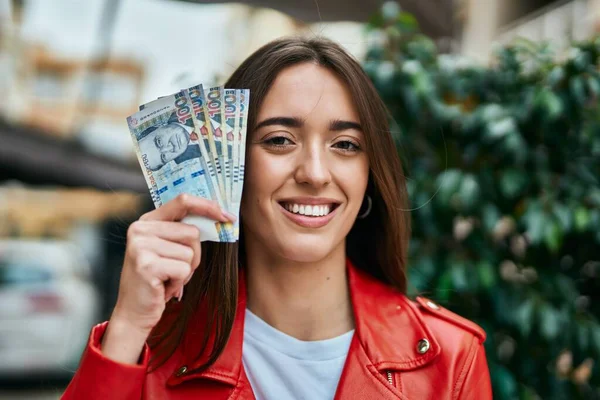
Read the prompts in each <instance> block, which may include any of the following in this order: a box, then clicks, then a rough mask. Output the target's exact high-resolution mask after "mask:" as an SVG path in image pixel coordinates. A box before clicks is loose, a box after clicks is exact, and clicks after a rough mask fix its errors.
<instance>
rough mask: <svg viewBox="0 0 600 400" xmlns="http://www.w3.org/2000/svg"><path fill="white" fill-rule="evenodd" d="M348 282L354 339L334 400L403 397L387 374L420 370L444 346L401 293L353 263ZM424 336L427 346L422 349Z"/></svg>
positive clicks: (350, 266)
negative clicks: (352, 312) (440, 344)
mask: <svg viewBox="0 0 600 400" xmlns="http://www.w3.org/2000/svg"><path fill="white" fill-rule="evenodd" d="M347 266H348V283H349V287H350V294H351V298H352V306H353V309H354V318H355V329H356V331H355V332H356V333H355V337H354V340H353V342H352V345H351V346H350V351H349V352H348V358H347V361H346V364H345V366H344V370H343V371H342V376H341V378H340V382H339V385H338V390H337V393H336V399H397V398H400V399H405V400H406V397H405V396H403V395H402V392H401V388H400V387H399V385H398V384H397V382H394V385H392V384H390V383H389V381H388V379H387V373H388V372H390V373H393V374H396V373H398V372H402V371H408V370H412V369H416V368H420V367H422V366H424V365H426V364H428V363H430V362H431V361H433V360H434V359H435V358H436V357H437V356H438V355H439V353H440V346H439V344H438V342H437V340H436V339H435V337H434V336H433V334H432V333H431V331H430V330H429V328H428V327H427V326H426V325H425V323H424V321H423V320H422V319H421V317H420V314H419V313H418V312H417V310H416V308H415V306H414V305H413V304H412V303H411V302H410V300H408V299H407V298H406V297H405V296H404V295H403V294H401V293H399V292H398V291H396V290H395V289H393V288H391V287H389V286H387V285H384V284H382V283H381V282H379V281H377V280H376V279H375V278H373V277H371V276H370V275H369V274H367V273H365V272H363V271H361V270H359V269H358V268H356V267H355V266H354V265H352V263H351V262H350V261H348V263H347ZM423 339H426V340H427V341H428V343H429V348H428V349H427V351H425V352H419V349H418V343H419V342H420V341H421V340H423Z"/></svg>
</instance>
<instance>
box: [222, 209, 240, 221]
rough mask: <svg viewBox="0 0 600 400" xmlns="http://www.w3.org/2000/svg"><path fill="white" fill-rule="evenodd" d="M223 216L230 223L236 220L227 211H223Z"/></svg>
mask: <svg viewBox="0 0 600 400" xmlns="http://www.w3.org/2000/svg"><path fill="white" fill-rule="evenodd" d="M223 215H224V216H225V217H226V218H227V219H228V220H230V221H231V222H235V221H236V220H237V217H236V216H235V215H233V214H232V213H230V212H228V211H223Z"/></svg>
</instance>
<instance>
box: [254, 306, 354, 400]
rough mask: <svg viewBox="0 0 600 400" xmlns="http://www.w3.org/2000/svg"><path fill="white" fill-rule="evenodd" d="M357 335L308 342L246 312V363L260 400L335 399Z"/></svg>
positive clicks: (349, 333) (255, 393)
mask: <svg viewBox="0 0 600 400" xmlns="http://www.w3.org/2000/svg"><path fill="white" fill-rule="evenodd" d="M353 335H354V330H351V331H350V332H347V333H344V334H343V335H341V336H338V337H335V338H333V339H327V340H318V341H310V342H305V341H302V340H298V339H296V338H294V337H292V336H289V335H286V334H285V333H283V332H281V331H279V330H277V329H275V328H273V327H272V326H270V325H269V324H267V323H266V322H265V321H263V320H262V319H260V318H259V317H257V316H256V315H255V314H253V313H252V312H251V311H250V310H248V309H246V322H245V324H244V347H243V350H242V361H243V364H244V370H245V371H246V375H247V376H248V380H249V381H250V385H251V386H252V390H253V392H254V396H255V397H256V400H329V399H333V397H334V396H335V392H336V389H337V385H338V381H339V380H340V376H341V374H342V368H343V367H344V362H345V361H346V356H347V355H348V349H349V348H350V342H351V341H352V336H353Z"/></svg>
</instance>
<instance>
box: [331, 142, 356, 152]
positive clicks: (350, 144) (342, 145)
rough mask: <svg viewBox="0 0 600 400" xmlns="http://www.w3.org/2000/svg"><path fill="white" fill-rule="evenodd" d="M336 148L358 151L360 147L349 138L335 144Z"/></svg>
mask: <svg viewBox="0 0 600 400" xmlns="http://www.w3.org/2000/svg"><path fill="white" fill-rule="evenodd" d="M333 147H335V148H336V149H340V150H344V151H358V150H360V147H358V145H357V144H355V143H353V142H351V141H349V140H341V141H339V142H337V143H335V144H334V145H333Z"/></svg>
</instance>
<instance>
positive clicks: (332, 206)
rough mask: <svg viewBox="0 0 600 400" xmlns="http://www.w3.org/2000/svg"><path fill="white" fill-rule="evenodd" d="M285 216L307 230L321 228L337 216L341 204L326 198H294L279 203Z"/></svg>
mask: <svg viewBox="0 0 600 400" xmlns="http://www.w3.org/2000/svg"><path fill="white" fill-rule="evenodd" d="M278 203H279V206H280V209H281V210H282V212H283V214H284V215H285V216H286V217H287V218H288V219H289V220H291V221H292V222H294V223H295V224H297V225H300V226H302V227H305V228H320V227H323V226H325V225H327V224H328V223H329V221H331V220H332V219H333V217H334V216H335V215H336V211H337V208H338V206H339V205H340V204H341V203H340V202H339V201H337V200H334V199H326V198H307V197H304V198H293V199H285V200H282V201H279V202H278Z"/></svg>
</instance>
